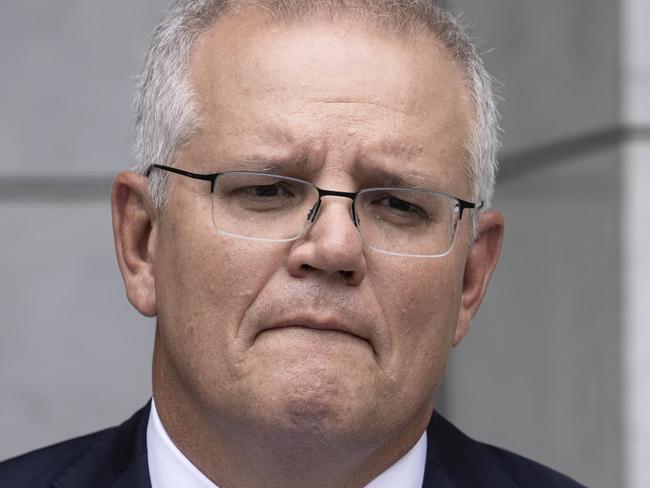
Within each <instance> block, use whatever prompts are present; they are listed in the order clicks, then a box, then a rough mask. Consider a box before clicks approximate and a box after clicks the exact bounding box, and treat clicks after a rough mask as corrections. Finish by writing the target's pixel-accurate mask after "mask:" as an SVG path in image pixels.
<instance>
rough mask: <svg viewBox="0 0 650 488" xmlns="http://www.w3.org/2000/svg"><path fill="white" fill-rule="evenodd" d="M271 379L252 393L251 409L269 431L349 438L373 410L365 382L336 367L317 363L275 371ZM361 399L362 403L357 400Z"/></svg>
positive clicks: (369, 416) (315, 438)
mask: <svg viewBox="0 0 650 488" xmlns="http://www.w3.org/2000/svg"><path fill="white" fill-rule="evenodd" d="M272 376H275V378H273V379H272V381H268V382H266V383H265V387H264V388H259V387H258V389H257V390H256V392H255V397H256V403H258V405H259V407H258V408H257V409H255V410H257V412H260V413H262V415H263V416H264V420H263V423H264V424H266V425H267V427H268V428H269V429H271V430H275V431H276V432H284V433H286V434H288V435H290V436H291V437H295V436H300V437H301V438H302V439H304V440H308V439H309V438H312V439H314V440H315V441H318V442H320V443H322V442H323V440H324V438H331V439H334V438H340V437H345V438H349V437H350V435H351V434H353V433H356V432H357V431H358V430H359V429H360V428H361V429H362V428H363V423H364V422H368V420H370V419H372V418H373V417H374V415H375V414H376V413H377V412H376V408H375V407H376V402H374V401H373V398H372V396H371V392H370V391H369V388H367V386H368V385H364V384H363V383H360V384H357V382H356V381H355V379H356V378H355V377H354V376H351V375H345V374H344V373H342V372H341V371H339V370H337V369H336V368H332V367H331V365H329V367H328V366H327V365H325V366H323V365H320V366H319V367H317V368H314V367H313V365H312V368H309V367H308V366H307V365H304V364H303V368H300V369H299V370H296V369H295V368H294V369H292V370H288V371H287V370H285V371H282V370H276V375H272ZM361 398H363V399H364V401H363V402H359V400H360V399H361Z"/></svg>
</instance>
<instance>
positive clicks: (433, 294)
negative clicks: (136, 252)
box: [153, 13, 472, 445]
mask: <svg viewBox="0 0 650 488" xmlns="http://www.w3.org/2000/svg"><path fill="white" fill-rule="evenodd" d="M191 80H192V83H193V87H194V88H195V91H196V100H197V103H198V107H199V109H200V113H199V116H200V120H201V124H200V127H201V128H200V130H199V131H198V133H196V134H195V135H194V136H193V137H192V139H191V140H190V142H189V143H188V145H187V146H186V147H185V148H184V149H183V150H182V151H180V153H179V155H178V157H177V161H176V165H177V167H180V168H182V169H185V170H189V171H194V172H203V173H215V172H220V171H227V170H253V171H254V170H267V169H269V168H275V170H276V171H277V172H279V173H282V174H284V175H288V176H293V177H297V178H301V179H304V180H308V181H311V182H313V183H314V184H316V185H318V186H319V187H321V188H326V189H333V190H340V191H348V192H353V191H358V190H359V189H362V188H366V187H376V186H391V185H393V178H391V175H395V176H396V177H402V178H407V179H410V180H411V181H412V185H413V186H421V187H425V188H429V189H432V190H438V191H442V192H445V193H449V194H451V195H456V196H458V197H460V198H463V199H467V200H471V197H472V195H471V194H470V185H469V182H468V180H467V177H466V175H465V171H464V166H463V161H464V149H463V148H464V144H465V143H466V142H467V138H468V134H469V125H470V108H469V103H468V101H467V99H466V96H465V92H464V88H463V83H462V76H461V73H460V70H459V69H458V68H457V67H456V66H455V65H454V64H453V63H452V62H450V60H449V59H448V57H447V55H446V54H445V52H444V51H443V49H442V48H441V46H440V45H439V44H438V43H437V42H436V41H435V40H433V39H432V38H430V37H428V36H425V35H421V36H419V37H413V38H411V39H407V40H400V39H394V38H389V37H387V36H386V35H382V34H380V33H378V32H374V31H373V30H372V29H368V28H364V27H361V26H360V25H359V24H353V23H348V22H345V21H337V22H333V23H332V22H327V21H323V22H312V23H310V24H308V25H283V24H280V25H278V24H271V23H270V22H269V21H267V20H266V19H265V18H264V17H263V16H262V15H259V14H250V13H249V14H247V15H246V16H245V17H244V16H239V17H226V18H224V19H221V20H219V21H218V23H217V24H216V25H214V26H213V27H212V28H211V29H210V30H209V31H208V32H207V33H206V34H205V35H204V36H202V37H201V38H200V40H199V41H198V43H197V44H196V45H195V47H194V49H193V52H192V56H191ZM170 182H171V184H170V187H169V194H168V196H169V199H168V203H167V205H166V207H165V209H164V211H162V213H161V214H160V216H159V217H158V219H157V221H156V222H155V233H154V235H155V241H154V243H153V246H154V247H153V249H154V253H153V254H154V255H155V259H154V269H153V271H154V277H155V297H156V301H155V303H156V313H157V315H158V338H157V344H156V348H157V349H158V351H157V362H156V368H159V369H160V370H161V371H164V374H160V371H158V373H157V374H158V375H159V378H163V377H164V379H163V380H160V379H159V380H158V381H160V382H161V383H165V384H167V385H169V384H175V385H176V386H175V387H174V388H176V389H177V390H178V391H182V392H183V393H182V394H183V395H184V396H185V398H186V402H187V403H188V404H187V405H186V407H187V408H189V409H194V410H197V411H201V412H202V414H201V415H204V416H207V417H210V418H213V419H218V421H215V422H216V423H217V424H218V425H220V426H221V427H222V428H224V429H225V428H228V427H233V426H235V427H242V426H250V425H254V426H256V428H257V429H258V431H259V432H264V431H265V429H268V431H269V432H270V431H277V430H278V429H281V430H282V429H284V430H286V431H289V432H304V431H306V430H309V429H312V430H313V431H314V432H319V433H320V434H322V435H325V436H328V437H330V438H332V439H334V438H337V436H345V437H346V438H348V439H349V438H354V436H355V435H358V436H359V437H358V438H359V439H360V442H363V443H364V445H368V437H369V436H370V437H372V436H376V438H377V439H379V438H380V437H381V436H382V435H383V436H385V435H386V433H391V434H394V433H395V432H398V431H399V430H400V429H401V430H405V429H410V428H414V425H417V428H419V429H420V431H421V428H423V425H425V424H426V420H427V416H428V415H429V413H430V409H431V405H432V401H433V400H432V399H433V394H434V391H435V389H436V387H437V386H438V384H439V382H440V381H441V378H442V376H443V374H444V370H445V365H446V361H447V357H448V353H449V350H450V348H451V347H452V345H453V343H454V341H455V339H458V337H455V333H456V328H457V324H458V317H459V309H460V308H461V298H462V290H463V273H464V267H465V262H466V258H467V254H468V248H469V243H468V220H469V219H468V218H465V219H463V221H462V223H461V226H460V228H459V232H458V235H457V237H456V241H455V243H454V247H453V249H452V251H451V253H450V254H449V255H447V256H445V257H441V258H434V259H421V258H420V259H419V258H409V257H398V256H390V255H386V254H381V253H378V252H377V251H373V250H370V249H367V248H365V247H364V245H363V243H362V240H361V237H360V235H359V233H358V232H357V230H356V228H355V226H354V224H353V222H352V219H351V217H350V205H351V202H350V200H349V199H345V198H336V197H325V198H324V199H323V203H322V206H321V209H320V213H319V215H318V218H317V220H316V222H315V223H314V225H313V226H312V227H311V228H310V229H309V230H308V232H307V233H306V234H305V235H304V236H302V237H301V238H300V239H298V240H296V241H294V242H290V243H265V242H259V241H248V240H244V239H239V238H235V237H228V236H225V235H221V234H219V233H218V232H217V231H216V230H215V228H214V225H213V222H212V218H211V194H210V188H209V186H210V185H209V183H207V182H204V181H203V182H202V181H197V180H192V179H188V178H184V177H181V176H176V175H172V176H170ZM466 215H468V214H466ZM352 434H354V435H352Z"/></svg>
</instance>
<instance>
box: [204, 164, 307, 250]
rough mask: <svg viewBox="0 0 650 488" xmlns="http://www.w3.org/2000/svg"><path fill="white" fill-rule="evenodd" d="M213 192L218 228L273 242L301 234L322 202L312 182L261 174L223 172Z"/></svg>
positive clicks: (233, 233)
mask: <svg viewBox="0 0 650 488" xmlns="http://www.w3.org/2000/svg"><path fill="white" fill-rule="evenodd" d="M213 193H214V196H213V203H212V218H213V220H214V225H215V227H216V228H217V230H219V231H221V232H223V233H226V234H230V235H234V236H238V237H248V238H251V239H260V240H269V241H283V240H291V239H295V238H296V237H298V236H299V235H300V234H301V233H302V231H303V230H304V229H305V227H306V226H307V223H308V215H309V211H310V209H311V208H312V207H313V206H314V205H315V204H316V202H317V201H318V191H317V190H316V188H314V187H313V186H312V185H310V184H309V183H306V182H304V181H300V180H296V179H293V178H288V177H283V176H273V175H265V174H260V173H246V172H232V173H222V174H220V175H219V176H218V178H217V180H216V182H215V188H214V192H213Z"/></svg>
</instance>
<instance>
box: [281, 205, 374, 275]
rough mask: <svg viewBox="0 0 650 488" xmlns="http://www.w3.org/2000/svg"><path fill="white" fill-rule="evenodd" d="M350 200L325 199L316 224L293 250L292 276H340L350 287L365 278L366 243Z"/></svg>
mask: <svg viewBox="0 0 650 488" xmlns="http://www.w3.org/2000/svg"><path fill="white" fill-rule="evenodd" d="M351 204H352V202H351V201H350V200H348V199H347V198H338V197H332V196H325V197H323V198H322V200H321V205H320V208H319V209H318V214H317V215H316V217H315V220H314V223H313V224H312V225H311V226H310V227H309V229H307V232H306V233H305V235H303V236H302V237H301V238H300V239H299V240H298V241H296V243H295V244H294V246H293V247H292V248H291V251H290V253H289V257H288V260H287V267H288V270H289V273H290V274H291V275H293V276H296V277H305V276H307V275H310V274H318V273H320V274H323V275H327V276H334V275H338V276H341V277H342V278H343V280H344V281H345V283H346V284H348V285H350V286H357V285H359V284H360V283H361V282H362V281H363V279H364V277H365V275H366V269H367V265H366V258H365V256H364V253H363V240H362V239H361V234H359V231H358V230H357V228H356V226H355V225H354V221H353V218H352V215H351Z"/></svg>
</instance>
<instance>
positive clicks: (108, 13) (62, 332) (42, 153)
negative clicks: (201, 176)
mask: <svg viewBox="0 0 650 488" xmlns="http://www.w3.org/2000/svg"><path fill="white" fill-rule="evenodd" d="M165 4H166V2H162V1H155V0H149V1H143V0H139V1H137V2H117V1H116V2H103V1H96V0H93V1H89V0H84V1H78V2H77V1H75V2H73V1H66V2H61V1H53V0H50V1H48V0H20V1H5V2H3V4H2V7H0V45H1V46H3V47H2V48H1V50H0V66H2V67H3V69H2V76H0V107H1V108H0V147H1V148H2V151H1V152H0V250H1V252H0V458H6V457H8V456H11V455H14V454H18V453H20V452H23V451H26V450H28V449H33V448H35V447H38V446H42V445H45V444H48V443H51V442H54V441H58V440H62V439H64V438H66V437H70V436H73V435H79V434H82V433H85V432H89V431H91V430H95V429H99V428H102V427H105V426H107V425H109V424H114V423H117V422H121V421H122V420H123V419H124V418H126V416H128V415H129V414H130V413H132V412H133V411H134V410H135V408H136V407H138V406H139V405H143V404H144V403H145V402H146V401H147V399H148V397H149V394H150V393H149V392H150V379H149V375H150V373H149V369H150V363H151V351H152V336H153V328H154V323H153V322H152V321H151V320H146V319H144V318H142V317H140V316H139V315H138V314H137V313H136V312H135V311H134V310H133V309H132V308H131V306H130V305H129V304H128V302H127V300H126V298H125V295H124V292H123V285H122V282H121V278H120V276H119V271H118V269H117V265H116V260H115V253H114V250H113V242H112V231H111V227H110V208H109V202H108V196H109V193H110V183H111V175H113V174H114V173H116V172H117V171H119V170H120V169H124V168H126V167H128V166H129V164H130V162H131V156H130V141H131V132H132V120H131V117H130V113H131V109H130V104H131V96H132V93H133V79H132V77H133V75H134V74H135V73H137V72H138V70H139V68H140V64H141V58H142V53H143V52H144V50H145V48H146V45H147V43H148V37H147V36H148V32H149V31H150V30H151V27H152V25H153V23H154V22H155V20H156V18H157V17H158V15H159V13H160V11H161V10H162V9H163V8H164V7H165Z"/></svg>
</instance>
